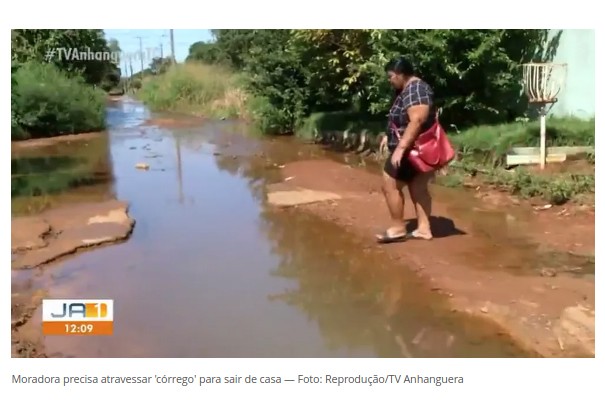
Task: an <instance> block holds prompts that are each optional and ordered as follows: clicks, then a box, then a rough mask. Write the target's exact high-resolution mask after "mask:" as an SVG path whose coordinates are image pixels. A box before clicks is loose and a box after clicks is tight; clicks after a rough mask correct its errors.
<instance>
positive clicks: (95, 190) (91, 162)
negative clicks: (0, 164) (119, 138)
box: [11, 134, 113, 214]
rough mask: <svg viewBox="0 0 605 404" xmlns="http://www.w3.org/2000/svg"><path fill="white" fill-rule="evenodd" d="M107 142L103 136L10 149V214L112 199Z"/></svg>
mask: <svg viewBox="0 0 605 404" xmlns="http://www.w3.org/2000/svg"><path fill="white" fill-rule="evenodd" d="M112 168H113V166H112V161H111V154H110V150H109V140H108V137H107V135H106V134H98V135H91V136H86V137H85V138H83V139H79V140H71V141H53V140H51V141H46V142H45V143H42V144H41V145H40V146H36V147H30V146H22V145H13V146H12V150H11V206H12V212H13V214H24V213H36V212H39V211H41V210H44V209H46V208H48V207H52V206H56V205H58V204H61V203H66V202H79V201H100V200H105V199H109V198H111V197H112V195H113V190H112V179H113V170H112Z"/></svg>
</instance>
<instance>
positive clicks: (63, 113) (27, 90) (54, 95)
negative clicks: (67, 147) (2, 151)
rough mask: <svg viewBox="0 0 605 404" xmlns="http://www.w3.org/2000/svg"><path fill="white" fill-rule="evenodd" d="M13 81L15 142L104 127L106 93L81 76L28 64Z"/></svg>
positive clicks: (23, 66)
mask: <svg viewBox="0 0 605 404" xmlns="http://www.w3.org/2000/svg"><path fill="white" fill-rule="evenodd" d="M11 79H12V84H13V85H12V89H11V98H12V117H11V118H12V119H11V138H12V139H13V140H23V139H28V138H32V137H50V136H57V135H66V134H74V133H82V132H93V131H98V130H102V129H104V128H105V94H104V93H103V91H101V90H97V89H94V88H93V87H91V86H89V85H87V84H86V83H85V81H84V79H83V78H81V77H80V76H77V75H74V76H68V75H67V74H66V73H63V72H61V71H59V70H58V69H57V68H56V67H55V66H53V65H50V64H43V63H38V62H29V63H26V64H24V65H21V66H20V67H18V68H16V69H15V70H14V72H13V74H12V77H11Z"/></svg>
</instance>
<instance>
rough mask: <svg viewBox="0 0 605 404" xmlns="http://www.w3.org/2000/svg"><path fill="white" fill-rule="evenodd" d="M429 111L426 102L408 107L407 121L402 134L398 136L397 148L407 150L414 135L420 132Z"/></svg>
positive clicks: (412, 141)
mask: <svg viewBox="0 0 605 404" xmlns="http://www.w3.org/2000/svg"><path fill="white" fill-rule="evenodd" d="M429 112H430V107H429V106H428V105H426V104H421V105H413V106H411V107H409V108H408V110H407V114H408V119H409V123H408V126H407V127H406V128H405V131H404V132H403V135H401V137H400V138H399V144H398V145H397V148H398V149H401V150H407V149H408V148H409V147H410V146H412V144H413V143H414V141H415V140H416V137H417V136H418V135H419V134H420V130H421V129H422V125H423V124H424V123H425V122H426V120H427V119H428V117H429Z"/></svg>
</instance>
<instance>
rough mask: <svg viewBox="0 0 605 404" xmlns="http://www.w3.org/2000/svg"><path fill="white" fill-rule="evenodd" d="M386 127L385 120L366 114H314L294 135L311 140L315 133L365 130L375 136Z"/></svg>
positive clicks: (359, 131) (358, 131)
mask: <svg viewBox="0 0 605 404" xmlns="http://www.w3.org/2000/svg"><path fill="white" fill-rule="evenodd" d="M386 127H387V120H386V118H384V117H383V118H377V117H373V116H369V115H367V114H358V113H353V112H344V111H342V112H316V113H313V114H311V115H310V116H309V117H308V118H307V119H305V120H304V121H303V124H302V125H301V126H300V128H298V130H297V131H296V134H297V135H298V136H300V137H303V138H311V137H313V135H314V134H315V132H317V133H321V132H326V131H345V130H349V131H352V132H356V133H361V131H363V130H365V131H366V132H367V133H369V134H370V135H374V136H377V135H378V134H379V133H381V132H384V131H385V130H386Z"/></svg>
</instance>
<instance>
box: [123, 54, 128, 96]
mask: <svg viewBox="0 0 605 404" xmlns="http://www.w3.org/2000/svg"><path fill="white" fill-rule="evenodd" d="M123 62H124V71H123V72H122V77H123V79H124V92H127V91H128V63H127V62H126V58H124V60H123Z"/></svg>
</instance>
